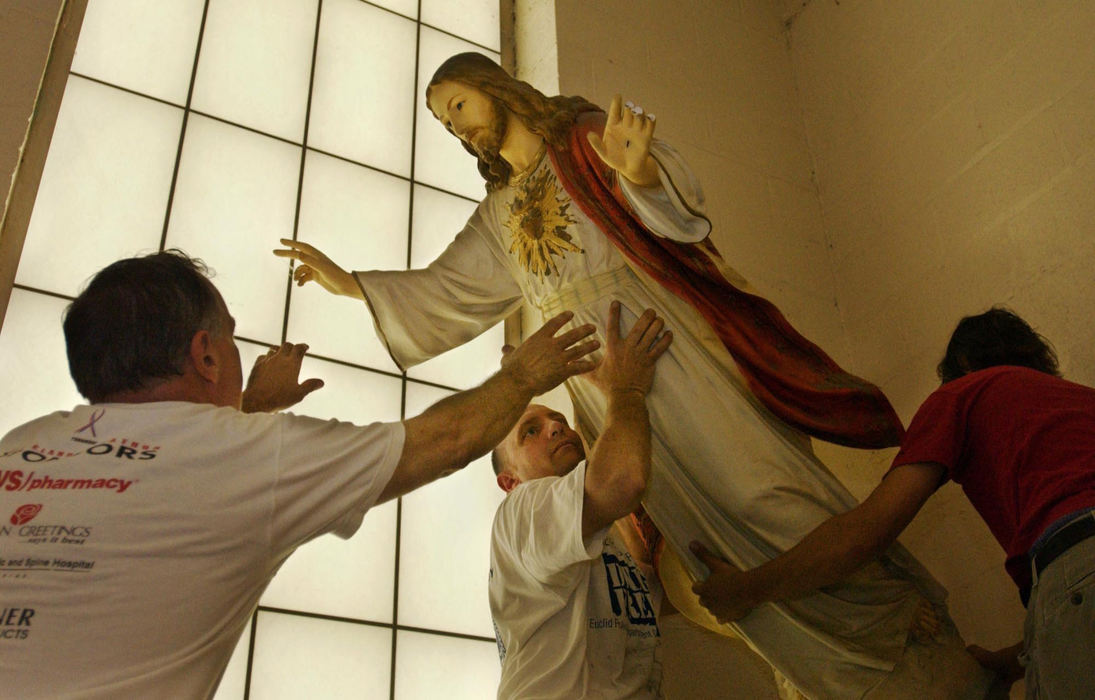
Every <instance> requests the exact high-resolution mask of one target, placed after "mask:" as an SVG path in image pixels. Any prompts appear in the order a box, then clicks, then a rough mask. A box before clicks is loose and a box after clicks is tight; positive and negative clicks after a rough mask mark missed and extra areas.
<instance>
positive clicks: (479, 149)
mask: <svg viewBox="0 0 1095 700" xmlns="http://www.w3.org/2000/svg"><path fill="white" fill-rule="evenodd" d="M490 112H491V113H490V123H489V124H487V126H486V127H484V128H483V129H481V130H480V131H479V132H477V133H476V138H475V140H474V141H473V142H471V143H469V145H470V146H471V147H472V149H474V150H475V152H476V153H478V154H479V157H480V158H482V159H483V160H486V161H493V160H498V159H499V158H501V155H500V154H499V151H501V150H502V143H503V142H504V141H505V138H506V113H505V108H504V107H503V106H502V104H501V103H500V102H499V101H498V100H491V101H490Z"/></svg>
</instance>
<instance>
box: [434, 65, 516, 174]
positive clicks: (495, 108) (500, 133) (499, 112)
mask: <svg viewBox="0 0 1095 700" xmlns="http://www.w3.org/2000/svg"><path fill="white" fill-rule="evenodd" d="M428 104H429V107H430V111H431V112H433V116H435V117H437V119H438V120H439V121H440V122H441V124H442V125H443V126H444V127H445V128H446V129H448V131H449V132H450V133H452V134H453V135H455V136H456V137H457V138H459V139H460V140H461V141H463V142H464V143H466V144H468V145H469V146H471V147H472V148H473V149H475V152H476V153H478V154H480V156H483V155H490V156H493V157H495V158H497V157H498V151H499V150H500V149H501V148H502V143H503V141H504V139H505V137H506V114H505V111H504V107H502V106H501V105H499V104H498V103H497V102H496V101H495V100H493V99H491V97H490V96H489V95H486V94H485V93H483V92H481V91H480V90H478V89H476V88H473V87H471V86H469V85H465V84H463V83H458V82H455V81H444V82H441V83H438V84H436V85H434V86H432V87H431V88H430V95H429V99H428Z"/></svg>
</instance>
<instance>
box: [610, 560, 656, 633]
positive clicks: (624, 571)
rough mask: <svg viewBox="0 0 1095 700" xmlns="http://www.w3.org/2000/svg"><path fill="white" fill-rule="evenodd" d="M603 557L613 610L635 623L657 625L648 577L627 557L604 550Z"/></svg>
mask: <svg viewBox="0 0 1095 700" xmlns="http://www.w3.org/2000/svg"><path fill="white" fill-rule="evenodd" d="M601 559H602V560H603V561H604V565H605V576H607V577H608V597H609V600H610V601H611V602H612V612H613V613H615V614H616V615H626V616H627V619H628V621H629V622H630V623H631V624H633V625H657V624H658V620H657V616H656V615H655V614H654V606H653V605H651V604H650V589H649V588H648V587H647V585H646V578H645V577H644V576H643V575H642V573H641V572H640V571H639V570H638V569H636V568H635V566H634V564H632V563H631V562H630V561H628V560H627V559H622V558H620V557H617V556H616V555H615V554H610V553H609V552H602V553H601Z"/></svg>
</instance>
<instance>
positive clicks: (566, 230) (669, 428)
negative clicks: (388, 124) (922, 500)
mask: <svg viewBox="0 0 1095 700" xmlns="http://www.w3.org/2000/svg"><path fill="white" fill-rule="evenodd" d="M426 102H427V105H428V107H429V109H430V111H431V112H432V113H433V115H434V116H435V117H436V118H437V119H438V120H439V121H440V123H441V124H442V125H443V126H444V127H445V128H446V129H447V130H448V131H449V132H450V133H452V134H453V135H454V136H455V137H457V138H458V139H460V141H461V142H462V143H463V145H464V147H465V148H466V149H467V150H468V151H469V152H471V153H472V154H473V155H474V156H475V157H476V158H477V160H478V167H479V172H480V173H481V174H482V176H483V178H484V179H485V181H486V189H487V194H486V197H485V198H484V199H483V200H482V202H480V204H479V206H478V208H477V210H476V211H475V213H474V214H472V216H471V218H470V219H469V220H468V221H467V223H465V224H464V227H463V229H462V230H461V231H460V232H459V233H457V234H456V237H455V239H454V240H453V241H452V243H451V244H450V245H449V246H448V248H447V249H446V250H445V251H444V252H443V253H442V254H441V255H440V257H438V258H437V259H436V260H434V261H433V262H432V263H430V265H429V266H427V267H426V268H424V269H419V270H404V271H376V270H372V271H362V272H353V273H350V272H347V271H345V270H343V269H342V268H341V267H339V266H338V265H336V264H335V263H334V262H333V261H331V260H330V259H329V258H327V257H326V256H325V255H323V253H321V252H320V251H318V250H316V249H315V248H314V247H313V246H310V245H308V244H305V243H301V242H295V241H288V240H284V241H282V242H283V243H284V244H285V245H286V246H287V248H286V249H283V250H278V251H275V253H276V254H277V255H280V256H281V257H286V258H291V259H293V260H295V261H297V262H298V263H299V264H298V266H297V267H296V269H295V271H294V275H295V279H296V281H297V282H298V283H299V284H304V283H306V282H310V281H314V282H317V283H319V284H320V285H322V286H323V287H324V288H326V289H327V290H328V291H330V292H333V293H336V294H342V295H345V296H349V297H354V298H358V299H361V300H363V301H365V303H366V304H367V305H368V308H369V310H370V311H371V313H372V315H373V318H374V321H375V323H376V327H377V331H378V335H379V336H380V338H381V340H382V342H384V343H385V345H386V346H387V348H388V350H389V352H390V353H391V355H392V357H393V358H394V359H395V361H396V363H397V364H398V365H399V366H400V367H402V368H407V367H410V366H412V365H414V364H416V363H419V362H422V361H424V360H427V359H429V358H431V357H433V356H435V355H437V354H439V353H442V352H445V351H446V350H449V349H451V348H453V347H456V346H458V345H460V344H462V343H464V342H466V341H468V340H470V339H472V338H474V337H476V336H477V335H479V334H480V333H482V332H484V331H485V330H486V329H488V328H489V327H491V326H493V325H494V324H495V323H497V322H498V321H500V320H501V319H503V318H505V317H506V316H507V315H509V314H511V313H512V312H514V311H515V310H516V309H518V308H519V307H520V306H521V305H522V303H528V304H531V305H532V306H533V307H535V308H537V309H539V310H540V311H541V313H542V314H543V316H544V317H545V318H549V317H551V316H554V315H555V314H557V313H558V312H560V311H562V310H564V309H566V310H570V311H573V312H574V319H573V323H576V324H582V323H593V324H594V325H595V326H597V327H598V328H599V329H604V328H605V327H606V323H607V319H608V313H609V305H610V303H611V302H612V301H613V300H618V301H619V302H620V304H621V328H624V327H629V326H630V325H631V324H633V323H634V322H635V320H636V319H637V317H638V316H639V315H640V314H642V312H643V310H644V309H647V308H652V309H654V310H655V311H656V312H657V314H658V315H659V316H661V317H662V318H664V319H665V326H666V328H667V329H671V330H672V331H673V337H674V341H673V344H672V345H671V346H670V348H669V350H668V351H667V352H666V354H665V355H664V356H663V357H662V359H661V361H660V364H659V365H658V373H657V377H656V378H655V380H654V386H653V389H652V390H651V392H650V393H649V395H648V398H647V404H648V407H649V413H650V422H651V427H652V434H653V438H652V450H653V455H652V467H651V480H650V486H649V488H648V490H647V493H646V497H645V498H644V506H645V508H646V511H647V513H649V515H650V517H651V518H652V519H653V521H654V522H655V524H656V525H657V528H658V529H659V530H660V531H661V533H662V535H663V536H664V538H665V541H666V543H667V545H668V546H667V547H666V555H665V556H666V558H670V559H672V560H673V561H674V562H676V566H675V567H670V566H666V562H665V561H664V560H663V561H662V573H663V576H664V575H665V572H666V571H667V570H676V571H680V570H681V567H680V564H681V563H683V568H684V569H685V570H687V572H688V573H689V575H690V576H691V577H692V578H693V579H702V578H703V577H704V576H706V574H707V570H706V567H704V565H703V564H702V563H701V562H700V561H699V560H698V559H697V558H696V557H695V556H694V555H693V554H692V553H691V552H690V551H689V543H690V542H691V541H692V540H699V541H701V542H702V543H703V544H704V545H705V546H706V547H707V549H708V550H710V551H712V552H715V553H717V554H718V555H720V556H721V557H723V558H725V559H726V560H728V561H730V562H731V563H733V564H735V565H737V566H739V567H741V568H745V569H749V568H753V567H755V566H759V565H760V564H763V563H764V562H766V561H768V560H769V559H771V558H773V557H775V556H777V555H778V554H780V553H782V552H784V551H785V550H787V549H789V548H790V547H792V546H793V545H794V544H796V543H797V542H798V541H799V540H800V539H801V538H802V537H803V536H804V535H806V533H808V532H810V531H811V530H812V529H813V528H814V527H816V526H817V525H819V524H820V523H822V522H823V521H825V520H827V519H828V518H830V517H831V516H833V515H836V514H838V513H841V512H844V511H846V510H848V509H850V508H852V507H853V506H855V505H856V503H857V502H856V500H855V498H854V497H853V496H852V495H851V494H850V493H849V492H848V491H847V489H845V488H844V486H843V485H842V484H841V483H840V482H839V481H838V480H837V479H836V477H834V476H833V474H832V473H830V472H829V470H828V469H827V468H826V467H825V466H824V465H823V464H822V463H821V462H820V461H819V460H818V459H817V458H816V457H815V456H814V454H813V451H812V449H811V446H810V441H809V436H814V437H818V438H820V439H823V440H828V441H831V442H836V443H839V444H844V445H849V446H853V447H863V448H878V447H884V446H890V445H896V444H898V443H899V441H900V438H901V436H902V432H903V431H902V427H901V423H900V420H899V419H898V418H897V416H896V414H895V413H894V411H893V408H892V407H891V406H890V404H889V402H888V401H887V400H886V398H885V396H884V395H883V394H882V393H881V391H879V390H878V389H877V388H876V387H875V386H873V385H871V384H870V383H868V382H866V381H864V380H862V379H860V378H858V377H855V376H853V375H851V374H849V373H847V372H845V371H843V370H842V369H841V368H840V367H839V366H837V364H836V363H835V362H834V361H833V360H832V359H831V358H829V357H828V356H827V355H826V354H825V353H824V352H823V351H822V350H821V349H820V348H818V347H817V346H816V345H814V344H813V343H811V342H810V341H809V340H807V339H805V338H804V337H802V336H801V335H800V334H799V333H798V332H796V331H795V330H794V329H793V328H792V327H791V325H790V324H789V323H788V322H787V320H786V319H785V318H784V317H783V315H782V314H781V313H780V312H779V310H778V309H776V308H775V306H773V305H772V304H771V303H770V302H768V301H767V300H765V299H763V298H762V297H759V296H757V295H756V294H753V293H751V292H750V291H749V289H748V288H747V285H746V283H745V281H744V280H743V279H742V278H741V276H740V275H738V274H737V273H736V272H734V271H733V270H732V269H730V268H729V267H728V266H727V265H726V264H725V263H724V262H723V260H722V258H721V257H720V255H719V253H718V251H716V250H715V248H714V246H713V245H712V244H711V242H710V240H709V233H710V230H711V224H710V222H709V221H708V219H707V218H706V217H705V216H704V197H703V193H702V191H701V189H700V185H699V182H697V180H696V178H695V177H694V176H693V174H692V172H691V171H690V170H689V168H688V166H687V164H686V163H685V162H684V161H683V159H682V158H681V156H680V155H679V154H678V153H677V152H676V151H675V150H674V149H673V148H671V147H670V146H669V145H667V144H665V143H664V142H662V141H660V140H658V139H655V138H654V130H655V126H656V123H657V122H656V120H655V118H654V115H652V114H646V113H644V112H643V110H642V109H641V108H639V107H636V106H634V105H631V104H630V103H628V104H624V103H622V101H621V99H620V98H619V97H616V98H615V99H614V100H613V101H612V104H611V106H610V107H609V109H608V111H607V113H605V112H604V111H602V110H600V109H599V108H598V107H596V106H595V105H593V104H591V103H589V102H587V101H586V100H585V99H583V98H581V97H567V96H556V97H547V96H545V95H544V94H542V93H541V92H539V91H538V90H536V89H535V88H533V87H532V86H530V85H528V84H527V83H524V82H522V81H519V80H516V79H514V78H512V77H511V76H509V75H508V74H507V73H506V72H505V71H504V70H502V69H501V68H500V67H499V66H498V65H497V64H495V63H494V62H493V61H491V60H490V59H488V58H486V57H485V56H482V55H480V54H475V53H466V54H459V55H456V56H453V57H452V58H450V59H448V60H447V61H445V62H444V63H443V64H442V65H441V66H440V68H438V70H437V72H436V73H435V74H434V76H433V79H432V80H431V81H430V84H429V87H428V88H427V90H426ZM568 390H569V391H570V393H571V396H572V398H573V402H574V408H575V414H576V426H575V427H576V428H577V429H578V431H579V432H580V433H581V434H582V435H583V436H584V438H585V439H586V441H587V443H588V444H592V443H593V442H594V441H595V440H596V437H597V435H598V434H599V432H600V431H601V429H602V427H603V424H604V419H605V401H604V398H603V397H602V395H601V394H600V393H599V392H598V391H597V390H596V389H595V388H593V387H592V385H590V384H589V383H588V382H584V381H575V380H570V381H568ZM665 583H666V586H665V587H666V590H667V591H669V592H670V598H671V600H673V602H674V603H675V604H677V607H681V608H692V607H695V606H694V604H690V601H684V600H681V598H680V597H681V596H691V595H692V594H691V590H690V588H689V586H688V585H687V584H686V585H681V584H682V582H681V581H665ZM944 598H945V591H943V589H942V588H941V587H940V586H939V584H938V583H936V582H935V581H934V579H932V578H931V576H930V575H929V574H928V573H927V572H926V571H925V570H924V568H923V567H922V566H920V564H919V563H918V562H917V561H916V560H915V559H913V558H912V557H911V555H910V554H909V553H908V552H907V551H906V550H904V549H903V548H902V547H900V546H899V545H898V546H895V547H893V548H892V549H890V550H889V551H887V553H886V554H884V555H883V556H882V557H880V558H878V559H876V560H874V561H873V562H871V563H870V564H868V565H867V566H866V567H864V568H863V569H862V570H860V571H859V572H857V573H856V574H855V575H854V576H852V577H851V578H850V579H849V580H848V581H846V582H845V583H843V584H840V585H837V586H833V587H831V588H828V589H825V590H823V591H818V592H815V593H812V594H810V595H808V596H805V597H803V598H800V599H797V600H792V601H786V602H781V603H775V604H767V605H765V606H762V607H760V608H758V609H756V610H754V611H753V612H752V613H750V614H749V615H747V616H746V617H744V618H742V619H741V620H739V621H738V622H736V623H734V629H735V630H736V631H737V632H738V633H739V634H740V635H741V636H742V637H743V638H744V639H745V640H746V641H747V642H748V643H749V644H750V645H751V646H752V647H753V648H754V649H755V650H756V651H758V652H759V653H760V654H761V655H762V656H763V657H764V658H765V659H767V660H768V662H769V663H771V664H772V665H773V666H774V667H775V668H776V669H777V670H778V671H779V672H781V673H782V674H783V675H784V676H786V677H787V678H788V679H789V680H790V681H791V683H793V684H794V686H795V687H797V688H798V689H799V690H800V691H801V692H803V693H804V694H805V695H807V696H810V697H825V698H859V697H864V696H865V694H867V693H882V694H886V693H887V692H888V691H887V688H891V689H892V688H893V687H896V686H894V685H893V684H894V683H895V682H896V681H897V679H895V678H893V676H894V675H895V674H894V673H891V672H892V671H893V670H894V669H895V668H898V669H899V672H900V669H901V668H903V667H904V666H906V665H908V664H910V663H911V664H913V665H914V666H920V665H922V664H921V663H920V662H919V661H917V660H915V659H913V658H911V657H907V654H919V653H927V655H929V656H931V655H935V656H937V657H938V656H942V657H945V658H948V659H950V661H951V665H950V666H949V667H948V670H945V671H938V672H937V673H936V675H938V676H940V678H936V681H946V682H945V683H943V684H942V685H940V686H938V687H937V686H933V690H932V697H954V698H964V697H982V696H983V694H984V691H985V687H986V686H987V684H988V677H987V676H986V675H984V673H983V672H982V669H980V667H978V666H977V665H976V663H975V662H974V661H973V659H972V657H969V655H968V654H967V653H966V652H965V649H964V645H963V644H962V643H961V640H960V638H958V635H957V633H956V632H955V631H954V630H953V626H952V625H950V623H949V618H947V615H946V610H945V607H944V606H943V600H944ZM692 603H694V601H692ZM926 608H927V609H929V610H935V611H936V612H937V615H936V619H937V620H938V621H941V623H942V624H941V628H945V629H943V631H941V632H939V635H942V636H943V637H946V640H944V641H946V642H947V644H942V642H941V641H940V640H935V641H933V642H932V643H933V644H935V645H936V647H938V648H936V649H935V650H934V651H930V650H929V651H927V652H925V651H924V650H922V649H917V648H916V647H915V645H916V644H917V643H918V642H917V641H916V640H915V639H914V638H918V636H917V635H916V634H911V633H910V630H913V629H914V627H915V622H916V621H917V620H918V619H920V615H921V614H922V613H923V611H924V610H925V609H926ZM948 635H949V636H948ZM944 648H946V649H948V650H949V651H947V652H946V653H944V652H943V651H941V650H942V649H944ZM948 655H949V656H948ZM903 658H904V661H903ZM942 676H946V678H942ZM948 684H949V687H950V688H951V690H949V691H948V690H947V687H948ZM907 692H908V694H907V695H902V694H898V695H894V694H892V693H890V694H889V695H886V696H888V697H910V698H911V697H922V696H923V695H922V693H923V688H920V689H919V690H918V691H916V692H913V691H907ZM866 696H867V697H869V695H866ZM881 696H882V695H879V697H881Z"/></svg>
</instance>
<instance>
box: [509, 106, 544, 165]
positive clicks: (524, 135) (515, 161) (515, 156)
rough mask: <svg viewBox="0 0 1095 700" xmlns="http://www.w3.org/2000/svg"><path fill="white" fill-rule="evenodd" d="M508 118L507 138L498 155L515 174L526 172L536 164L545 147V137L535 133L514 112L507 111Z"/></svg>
mask: <svg viewBox="0 0 1095 700" xmlns="http://www.w3.org/2000/svg"><path fill="white" fill-rule="evenodd" d="M506 118H507V120H508V122H507V124H506V138H505V140H504V141H503V142H502V147H501V148H500V149H498V155H500V156H502V159H503V160H504V161H506V162H507V163H509V166H510V168H512V169H513V172H514V173H520V172H524V171H525V170H527V169H528V168H529V166H531V165H532V164H533V163H535V162H536V157H537V156H538V155H540V147H541V146H543V145H544V137H543V136H540V135H539V134H536V133H533V132H532V131H531V130H530V129H529V128H528V127H527V126H525V123H524V122H522V121H521V120H520V119H518V118H517V117H516V115H514V114H513V112H510V111H508V110H507V112H506Z"/></svg>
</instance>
